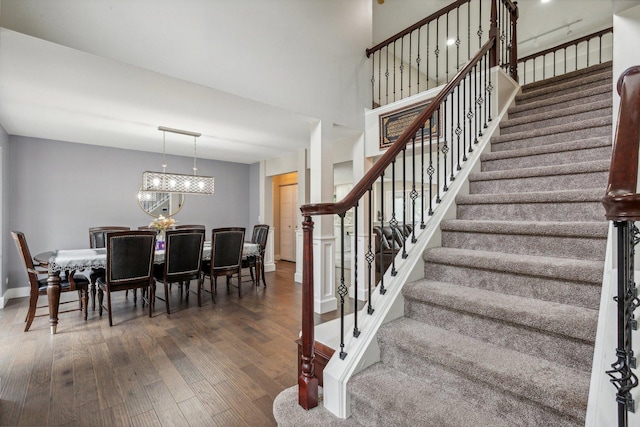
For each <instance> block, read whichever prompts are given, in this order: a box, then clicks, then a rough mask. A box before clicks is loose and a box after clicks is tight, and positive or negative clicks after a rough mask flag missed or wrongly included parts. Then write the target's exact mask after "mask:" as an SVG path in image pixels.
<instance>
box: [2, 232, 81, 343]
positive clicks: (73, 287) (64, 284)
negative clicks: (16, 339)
mask: <svg viewBox="0 0 640 427" xmlns="http://www.w3.org/2000/svg"><path fill="white" fill-rule="evenodd" d="M11 237H13V241H14V242H15V243H16V247H17V248H18V252H19V253H20V255H21V256H22V262H23V264H24V267H25V269H26V270H27V276H28V277H29V285H30V290H29V310H28V311H27V316H26V317H25V319H24V321H25V322H26V323H27V325H26V326H25V328H24V331H25V332H27V331H28V330H29V328H30V327H31V324H32V323H33V319H34V318H36V317H42V316H48V315H49V313H46V314H39V315H36V310H37V309H39V308H44V307H47V305H41V306H38V297H39V296H40V295H47V277H44V278H41V279H38V275H47V276H48V271H46V270H38V269H36V268H35V266H34V264H33V258H32V257H31V252H30V251H29V246H28V245H27V239H26V237H25V236H24V233H22V232H21V231H12V232H11ZM74 273H75V272H73V271H71V272H67V273H66V274H65V276H66V277H64V278H62V277H61V278H60V292H71V291H78V297H79V299H80V308H79V309H78V308H76V309H71V310H64V311H60V312H59V313H67V312H70V311H77V310H82V312H83V314H84V320H87V290H88V288H89V279H87V278H86V276H84V275H82V274H74ZM74 302H76V301H75V300H74V301H64V302H61V303H60V304H67V303H74Z"/></svg>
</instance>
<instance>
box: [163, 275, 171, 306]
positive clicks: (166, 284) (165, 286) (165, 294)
mask: <svg viewBox="0 0 640 427" xmlns="http://www.w3.org/2000/svg"><path fill="white" fill-rule="evenodd" d="M164 303H165V305H166V306H167V314H171V311H170V310H169V284H168V283H167V282H164Z"/></svg>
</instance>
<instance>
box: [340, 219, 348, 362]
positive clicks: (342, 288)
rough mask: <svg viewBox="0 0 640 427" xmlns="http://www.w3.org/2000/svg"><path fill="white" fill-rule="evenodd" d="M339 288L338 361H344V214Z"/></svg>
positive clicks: (345, 291) (341, 230)
mask: <svg viewBox="0 0 640 427" xmlns="http://www.w3.org/2000/svg"><path fill="white" fill-rule="evenodd" d="M339 217H340V235H341V236H342V238H341V239H340V254H341V260H340V286H338V295H339V296H340V359H342V360H344V358H345V357H347V353H346V352H345V351H344V297H345V295H347V293H348V290H347V286H346V285H345V284H344V214H340V215H339Z"/></svg>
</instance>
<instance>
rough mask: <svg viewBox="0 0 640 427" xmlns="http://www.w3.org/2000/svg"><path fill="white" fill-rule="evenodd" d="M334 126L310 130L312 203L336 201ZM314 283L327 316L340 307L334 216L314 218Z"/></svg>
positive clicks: (318, 307)
mask: <svg viewBox="0 0 640 427" xmlns="http://www.w3.org/2000/svg"><path fill="white" fill-rule="evenodd" d="M331 128H332V125H331V124H327V123H326V122H318V123H315V124H312V125H311V129H310V130H311V131H310V149H309V158H310V163H309V166H310V177H311V179H310V183H309V190H310V191H309V202H310V203H322V202H329V201H332V200H333V147H332V143H331V138H330V136H331V130H332V129H331ZM313 222H314V230H313V283H314V296H313V300H314V301H313V302H314V304H313V305H314V311H315V312H316V313H320V314H321V313H327V312H329V311H334V310H336V309H337V307H338V301H337V299H336V296H335V258H334V256H335V255H334V252H335V237H334V236H333V216H332V215H318V216H314V217H313Z"/></svg>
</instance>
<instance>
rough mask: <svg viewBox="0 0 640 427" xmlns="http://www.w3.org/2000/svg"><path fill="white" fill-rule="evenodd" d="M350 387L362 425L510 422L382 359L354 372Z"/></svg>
mask: <svg viewBox="0 0 640 427" xmlns="http://www.w3.org/2000/svg"><path fill="white" fill-rule="evenodd" d="M349 391H350V392H351V400H352V413H353V415H354V416H353V418H358V419H360V418H364V419H365V420H366V422H365V425H380V426H383V425H386V426H392V425H393V426H434V427H435V426H438V427H459V426H464V425H475V426H492V427H501V426H504V427H511V426H513V423H512V422H511V421H509V420H507V419H504V418H503V417H502V416H501V415H500V414H496V413H493V412H490V411H486V410H485V409H484V408H483V407H482V406H480V405H474V404H472V403H471V402H467V401H464V400H460V399H459V398H457V396H456V395H455V394H451V395H447V394H448V393H447V390H446V388H444V387H443V386H442V385H438V384H431V383H428V382H426V381H422V380H421V379H419V378H416V377H414V376H411V375H408V374H406V373H405V372H402V371H398V370H396V369H393V368H391V367H389V366H386V365H385V364H382V363H376V364H374V365H372V366H370V367H369V368H367V369H365V370H364V371H362V372H360V373H359V374H357V375H355V376H354V377H353V379H352V380H351V382H350V384H349ZM373 408H376V409H373Z"/></svg>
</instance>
